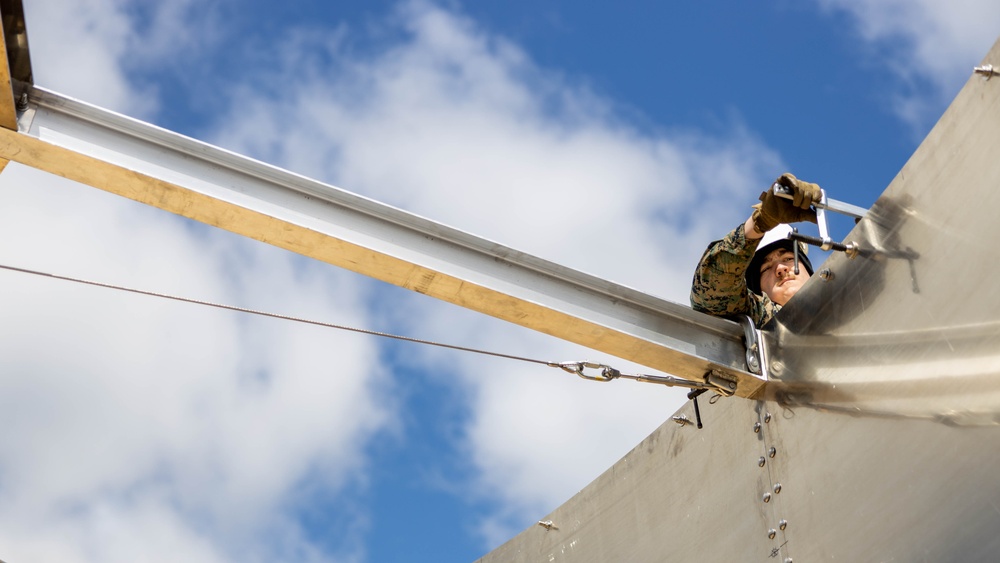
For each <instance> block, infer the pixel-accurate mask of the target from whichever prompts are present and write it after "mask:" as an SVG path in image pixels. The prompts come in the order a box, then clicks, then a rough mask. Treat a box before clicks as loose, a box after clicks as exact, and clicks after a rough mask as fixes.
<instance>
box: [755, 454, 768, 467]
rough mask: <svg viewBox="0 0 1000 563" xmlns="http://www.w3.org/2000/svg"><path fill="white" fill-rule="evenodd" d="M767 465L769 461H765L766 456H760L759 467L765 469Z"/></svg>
mask: <svg viewBox="0 0 1000 563" xmlns="http://www.w3.org/2000/svg"><path fill="white" fill-rule="evenodd" d="M765 463H767V460H765V459H764V456H760V459H758V460H757V467H764V464H765Z"/></svg>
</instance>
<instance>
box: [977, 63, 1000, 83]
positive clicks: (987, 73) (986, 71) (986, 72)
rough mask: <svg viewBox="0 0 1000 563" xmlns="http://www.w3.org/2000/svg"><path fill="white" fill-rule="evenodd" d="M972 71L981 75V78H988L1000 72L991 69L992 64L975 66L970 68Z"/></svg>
mask: <svg viewBox="0 0 1000 563" xmlns="http://www.w3.org/2000/svg"><path fill="white" fill-rule="evenodd" d="M972 72H973V73H975V74H979V75H982V77H983V80H989V79H990V78H991V77H992V76H993V75H994V74H1000V73H998V72H997V71H996V70H994V69H993V65H983V66H977V67H975V68H973V69H972Z"/></svg>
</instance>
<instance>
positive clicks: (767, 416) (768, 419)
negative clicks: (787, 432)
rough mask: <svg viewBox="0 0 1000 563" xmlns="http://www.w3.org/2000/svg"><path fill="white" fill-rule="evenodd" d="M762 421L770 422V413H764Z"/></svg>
mask: <svg viewBox="0 0 1000 563" xmlns="http://www.w3.org/2000/svg"><path fill="white" fill-rule="evenodd" d="M764 422H771V413H769V412H768V413H764Z"/></svg>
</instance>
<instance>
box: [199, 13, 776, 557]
mask: <svg viewBox="0 0 1000 563" xmlns="http://www.w3.org/2000/svg"><path fill="white" fill-rule="evenodd" d="M398 18H399V22H400V25H402V26H404V28H405V30H406V31H407V38H406V40H405V41H402V42H400V43H398V44H395V45H393V46H392V47H391V48H389V49H386V50H384V51H379V52H377V53H374V54H370V55H368V56H366V57H363V58H358V57H357V56H355V55H352V53H354V52H355V51H353V50H351V49H350V42H351V40H352V38H351V31H350V30H348V31H346V32H345V33H344V34H342V35H339V36H338V37H337V38H336V40H335V41H327V42H325V43H324V42H314V43H312V45H311V48H310V49H308V50H306V51H305V52H307V53H310V55H308V56H307V55H306V54H302V55H296V54H288V53H283V54H281V55H279V56H280V57H281V60H284V61H306V62H305V63H301V64H297V65H292V66H289V67H285V68H284V69H283V71H284V72H286V73H287V76H288V80H292V79H294V80H295V81H296V88H295V89H293V90H283V91H281V92H273V91H271V92H269V90H270V88H269V87H268V84H269V83H279V84H280V83H284V82H285V81H284V80H281V79H278V80H276V79H275V77H274V76H273V75H268V76H267V77H266V81H265V80H263V79H262V80H261V82H255V83H252V84H247V85H242V86H241V87H239V88H238V92H239V94H238V96H239V100H238V102H237V103H235V104H234V106H233V107H234V110H233V115H232V116H231V118H230V119H229V120H228V122H227V123H226V125H225V126H222V127H221V128H220V133H219V134H218V136H217V140H218V142H219V143H221V144H223V145H225V146H228V147H231V148H234V149H235V150H237V151H240V152H246V153H250V154H254V155H256V156H258V157H260V158H263V159H264V160H268V161H277V162H280V163H282V164H283V165H286V166H289V167H291V168H293V169H295V170H297V171H299V172H302V173H305V174H307V175H310V176H313V177H318V178H322V179H325V180H327V181H331V182H333V183H336V184H338V185H341V186H342V187H345V188H347V189H350V190H352V191H359V192H363V193H365V194H366V195H369V196H372V197H374V198H375V199H378V200H382V201H387V202H389V203H392V204H394V205H397V206H399V207H402V208H404V209H407V210H410V211H413V212H416V213H419V214H421V215H424V216H428V217H430V218H432V219H435V220H438V221H441V222H444V223H446V224H450V225H452V226H457V227H459V228H462V229H464V230H467V231H470V232H473V233H476V234H478V235H480V236H484V237H487V238H491V239H493V240H497V241H499V242H501V243H503V244H506V245H508V246H512V247H514V248H517V249H519V250H523V251H527V252H529V253H532V254H535V255H539V256H542V257H544V258H548V259H551V260H553V261H556V262H559V263H562V264H566V265H569V266H572V267H575V268H577V269H581V270H584V271H587V272H590V273H594V274H597V275H600V276H602V277H606V278H610V279H612V280H615V281H619V282H622V283H626V284H628V285H631V286H635V287H637V288H639V289H642V290H644V291H647V292H652V293H656V294H660V295H664V296H667V297H668V298H671V299H673V300H675V301H678V302H682V303H686V301H687V292H688V287H689V284H690V276H691V273H692V271H693V268H694V265H695V263H696V261H697V259H698V258H699V257H700V255H701V252H702V250H703V249H704V247H705V245H706V244H707V243H708V241H710V240H712V238H715V237H718V236H721V235H722V234H723V233H724V232H725V231H726V230H728V229H729V228H731V227H732V226H735V225H736V224H737V223H738V222H739V221H741V220H742V219H744V218H745V215H746V210H747V206H748V205H749V203H750V202H751V200H752V198H753V196H754V195H756V194H757V193H758V191H759V188H758V187H759V185H761V184H763V183H765V182H766V181H767V180H768V179H770V176H771V175H772V174H773V171H774V170H776V169H778V167H779V163H778V158H777V157H776V155H775V154H774V153H772V152H771V151H770V150H769V149H768V148H767V147H766V146H763V144H762V143H760V142H759V141H758V140H757V139H755V138H754V137H753V135H752V134H750V133H748V132H746V131H745V130H743V129H742V128H741V127H739V125H734V126H733V128H732V130H731V131H730V132H728V133H729V134H728V135H727V136H726V137H725V138H706V137H703V136H699V135H697V134H695V133H692V132H689V133H687V134H684V135H679V134H672V135H668V134H665V133H660V134H655V135H650V134H645V133H641V132H639V131H637V130H635V129H634V128H631V127H629V126H628V125H627V124H625V123H622V122H620V121H618V120H616V119H615V111H614V108H613V107H611V105H610V104H608V103H607V102H604V101H602V100H600V99H599V98H597V97H596V96H594V95H593V94H592V93H590V92H588V91H587V90H586V89H585V88H583V87H581V86H579V85H577V84H575V83H573V82H572V80H569V79H563V78H559V77H554V76H552V75H551V74H550V73H548V72H546V70H545V69H542V68H538V67H536V66H534V65H533V64H532V62H531V61H530V59H529V57H528V56H527V55H526V54H525V53H523V52H521V51H520V50H519V49H518V48H517V46H515V45H512V44H510V43H509V42H507V41H505V40H504V39H503V38H499V37H495V36H491V35H490V34H489V33H488V32H486V31H484V30H482V29H479V28H477V27H476V25H475V24H474V23H473V22H471V21H469V20H468V19H466V18H464V17H462V16H461V15H457V14H455V13H454V12H449V11H446V10H443V9H440V8H438V7H436V6H435V5H433V4H429V3H424V2H411V3H407V4H404V5H403V8H402V9H401V10H400V12H399V13H398ZM306 35H308V34H303V35H302V36H300V39H301V38H302V37H304V36H306ZM289 44H290V45H294V46H296V48H301V47H302V43H301V42H300V41H298V40H293V41H290V42H289ZM324 49H325V52H324V56H323V57H317V56H316V55H315V53H316V52H317V51H320V50H324ZM317 59H326V60H330V61H332V64H331V65H330V66H329V67H326V66H314V65H315V61H316V60H317ZM279 96H280V97H279ZM279 105H280V107H281V108H282V111H280V112H276V111H274V108H275V107H278V106H279ZM287 131H295V134H294V135H290V134H287V133H286V132H287ZM694 209H697V210H705V209H712V210H713V214H712V215H711V216H707V215H705V214H701V213H698V212H692V210H694ZM394 308H395V310H396V315H395V318H396V321H397V322H401V323H403V326H405V327H406V332H407V333H412V334H419V335H421V336H422V337H428V338H433V339H437V340H442V341H446V342H456V341H458V342H459V343H461V344H463V345H467V346H474V347H478V348H484V349H487V350H494V351H501V352H506V353H512V354H516V355H523V356H528V357H533V358H537V359H542V360H572V359H588V358H589V359H595V360H606V361H610V362H612V363H613V364H615V366H616V367H619V368H622V369H626V370H631V369H632V368H635V370H641V369H642V368H639V367H637V366H631V365H630V364H628V363H627V362H624V361H622V360H616V359H613V358H605V357H601V355H599V354H596V353H595V352H593V351H588V350H583V349H581V348H579V347H575V346H570V345H568V344H565V343H562V342H559V341H557V340H555V339H551V338H546V337H542V336H537V335H530V334H526V332H525V331H523V330H520V329H516V328H512V327H510V326H509V325H506V324H504V323H501V322H498V321H494V320H492V319H489V318H486V317H483V316H481V315H476V314H471V313H463V312H457V311H454V310H453V309H450V308H447V307H442V306H440V305H438V304H433V303H429V302H428V301H427V300H426V299H420V298H414V299H405V300H401V301H400V303H397V304H395V306H394ZM447 354H449V355H448V356H447V357H443V356H442V355H441V354H438V353H435V352H429V351H428V352H424V353H423V361H424V362H425V365H427V366H428V370H427V371H428V372H431V373H436V374H438V376H439V377H443V378H449V379H450V380H453V381H455V382H460V383H461V384H462V385H464V386H465V387H466V388H467V390H468V400H469V404H468V417H469V420H468V425H467V430H466V440H467V443H466V444H465V448H466V451H467V452H468V456H469V459H470V460H471V461H472V463H474V464H475V466H476V467H477V468H478V472H479V477H478V478H477V480H476V482H475V483H474V485H475V488H474V489H473V490H470V491H469V494H470V495H473V496H477V497H479V498H487V499H493V500H495V501H497V502H498V503H499V504H498V505H497V506H498V508H497V509H496V512H494V513H492V514H490V515H488V516H486V517H484V521H483V534H484V536H486V537H487V542H488V543H489V544H491V545H495V544H496V543H497V542H498V541H500V540H502V539H505V538H506V537H509V536H510V535H511V534H512V533H513V532H515V531H517V529H516V528H517V527H519V526H524V525H526V524H527V523H528V522H530V520H531V518H537V517H539V516H541V514H543V513H544V512H545V511H547V510H551V509H552V508H554V507H555V506H557V505H558V504H559V503H561V502H562V501H563V500H565V499H566V498H568V497H569V496H570V495H572V494H573V493H575V492H576V491H577V490H579V489H580V488H581V487H583V486H584V485H586V483H587V482H589V481H590V480H591V479H593V478H594V477H596V476H597V475H598V474H599V473H600V472H601V471H603V470H604V469H606V468H607V467H609V466H610V465H611V464H612V463H613V462H614V461H616V460H617V459H618V458H619V457H620V456H622V455H624V454H625V453H626V452H627V451H628V450H629V449H630V448H631V447H632V446H634V445H635V444H636V443H638V442H639V441H640V440H641V439H642V438H643V437H645V436H646V435H647V434H648V433H649V432H650V431H652V430H653V429H654V428H655V427H656V426H657V425H658V424H660V423H662V422H663V421H664V420H666V419H667V418H668V417H669V415H670V414H671V413H672V412H674V411H675V410H676V408H677V407H678V406H679V405H680V403H682V402H683V401H684V393H683V392H682V391H677V390H675V391H666V390H664V389H662V388H660V387H657V386H653V385H643V384H636V383H632V382H627V381H620V382H615V383H609V384H597V383H587V382H584V381H582V380H580V379H578V378H575V377H573V376H571V375H568V374H566V373H564V372H560V371H558V370H553V369H552V368H546V367H540V366H533V367H526V366H523V365H519V364H515V365H511V364H510V363H508V362H504V361H497V360H484V359H482V358H481V357H478V356H464V355H459V356H458V357H456V356H455V354H454V353H450V352H449V353H447ZM647 371H648V370H647Z"/></svg>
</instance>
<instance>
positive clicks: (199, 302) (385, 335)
mask: <svg viewBox="0 0 1000 563" xmlns="http://www.w3.org/2000/svg"><path fill="white" fill-rule="evenodd" d="M0 269H3V270H8V271H11V272H20V273H23V274H31V275H34V276H41V277H46V278H50V279H56V280H63V281H68V282H73V283H79V284H84V285H92V286H96V287H103V288H107V289H114V290H117V291H126V292H129V293H137V294H139V295H148V296H150V297H159V298H162V299H170V300H172V301H180V302H183V303H192V304H195V305H204V306H206V307H214V308H216V309H225V310H227V311H236V312H239V313H248V314H251V315H258V316H261V317H269V318H272V319H281V320H284V321H293V322H297V323H303V324H308V325H313V326H320V327H324V328H333V329H337V330H345V331H348V332H356V333H361V334H368V335H372V336H380V337H383V338H392V339H395V340H402V341H405V342H413V343H415V344H426V345H428V346H437V347H439V348H448V349H451V350H459V351H462V352H472V353H474V354H483V355H486V356H494V357H497V358H507V359H509V360H518V361H521V362H530V363H534V364H542V365H545V366H549V367H559V363H558V362H547V361H545V360H538V359H534V358H525V357H522V356H514V355H511V354H501V353H499V352H490V351H488V350H480V349H478V348H469V347H466V346H457V345H454V344H445V343H442V342H435V341H433V340H424V339H421V338H412V337H409V336H400V335H398V334H390V333H387V332H380V331H377V330H368V329H364V328H356V327H350V326H345V325H338V324H333V323H327V322H323V321H315V320H311V319H303V318H301V317H293V316H290V315H282V314H279V313H269V312H266V311H257V310H254V309H247V308H245V307H236V306H233V305H224V304H221V303H212V302H210V301H203V300H201V299H192V298H190V297H180V296H177V295H170V294H167V293H158V292H155V291H147V290H144V289H136V288H133V287H125V286H121V285H114V284H110V283H103V282H98V281H93V280H86V279H82V278H74V277H70V276H61V275H58V274H51V273H48V272H40V271H38V270H29V269H27V268H18V267H15V266H7V265H4V264H0Z"/></svg>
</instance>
